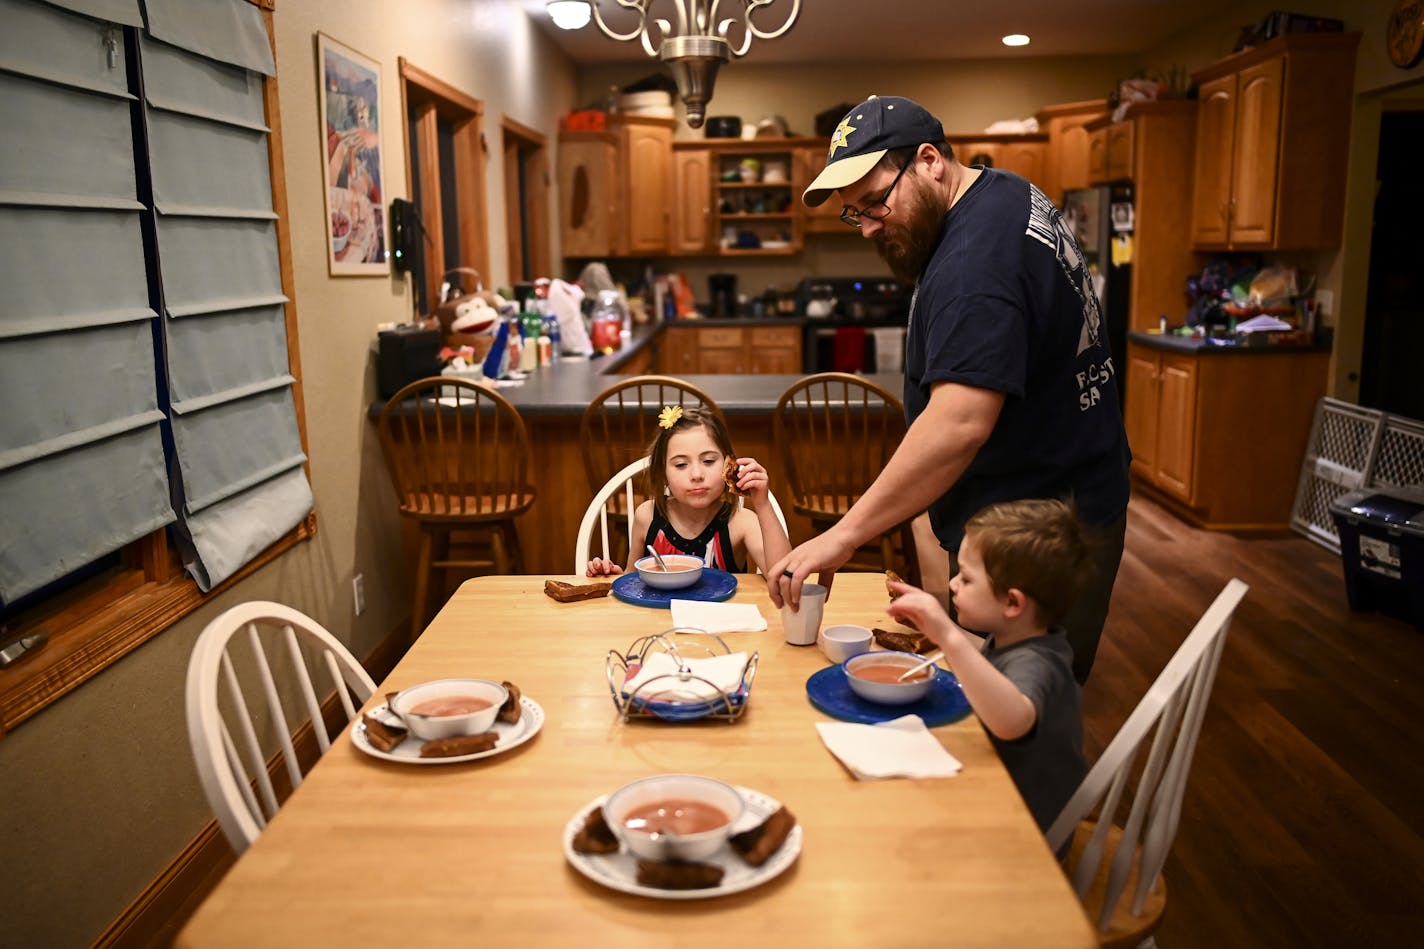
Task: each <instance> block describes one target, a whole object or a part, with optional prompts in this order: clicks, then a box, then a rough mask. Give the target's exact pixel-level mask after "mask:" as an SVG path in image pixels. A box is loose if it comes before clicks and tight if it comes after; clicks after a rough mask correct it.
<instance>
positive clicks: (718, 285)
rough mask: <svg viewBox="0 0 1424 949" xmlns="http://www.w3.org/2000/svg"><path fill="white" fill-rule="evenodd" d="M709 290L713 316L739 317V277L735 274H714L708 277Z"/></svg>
mask: <svg viewBox="0 0 1424 949" xmlns="http://www.w3.org/2000/svg"><path fill="white" fill-rule="evenodd" d="M707 289H708V291H709V292H710V293H711V297H712V300H711V313H710V315H711V316H724V317H725V316H736V315H737V275H736V274H734V273H714V274H708V275H707Z"/></svg>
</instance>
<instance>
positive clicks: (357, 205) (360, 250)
mask: <svg viewBox="0 0 1424 949" xmlns="http://www.w3.org/2000/svg"><path fill="white" fill-rule="evenodd" d="M316 68H317V108H318V110H319V111H320V113H321V120H322V121H321V124H322V128H321V148H322V158H323V161H322V175H323V177H324V178H325V185H326V240H327V243H326V254H327V263H328V267H329V269H330V271H331V275H332V276H334V277H335V276H352V275H355V276H365V275H379V274H388V273H390V272H391V265H390V261H389V259H388V258H387V255H386V214H385V193H384V191H383V188H384V186H385V180H386V174H385V168H384V167H383V165H382V161H381V64H380V63H378V62H376V61H375V60H373V59H368V58H367V57H365V56H362V55H361V54H360V53H358V52H356V51H355V50H354V49H351V48H350V47H347V46H343V45H342V44H340V43H338V42H336V41H335V40H333V39H332V38H331V37H329V36H327V35H326V34H324V33H318V34H316Z"/></svg>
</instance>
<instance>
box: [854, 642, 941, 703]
mask: <svg viewBox="0 0 1424 949" xmlns="http://www.w3.org/2000/svg"><path fill="white" fill-rule="evenodd" d="M924 659H925V657H924V656H918V655H916V654H915V653H912V652H891V651H888V650H887V651H881V652H863V653H861V654H860V655H858V656H852V657H851V658H849V659H847V660H846V661H845V662H843V663H841V668H842V669H844V670H845V675H846V681H847V682H848V683H850V690H851V691H852V692H854V693H855V694H856V695H858V696H860V697H861V698H863V699H865V700H866V701H867V702H879V703H880V704H881V705H908V704H909V703H910V702H918V701H919V700H920V699H922V698H924V697H925V696H926V695H928V694H929V691H930V684H931V683H932V682H933V681H934V677H935V674H936V673H935V667H934V666H927V667H926V668H924V669H921V670H920V671H918V672H916V673H915V674H914V675H912V676H911V677H910V678H908V679H906V680H905V681H904V682H900V681H898V680H899V678H900V676H901V675H902V674H904V672H905V670H906V669H909V668H910V667H912V666H915V665H917V664H919V663H921V662H923V661H924Z"/></svg>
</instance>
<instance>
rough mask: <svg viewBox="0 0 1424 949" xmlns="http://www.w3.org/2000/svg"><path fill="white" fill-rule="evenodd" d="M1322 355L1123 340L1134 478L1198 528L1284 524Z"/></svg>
mask: <svg viewBox="0 0 1424 949" xmlns="http://www.w3.org/2000/svg"><path fill="white" fill-rule="evenodd" d="M1329 360H1330V354H1329V353H1328V352H1324V351H1314V350H1303V349H1286V350H1281V351H1271V350H1238V351H1225V352H1223V351H1214V350H1213V351H1207V352H1195V351H1190V350H1186V351H1176V350H1173V349H1170V348H1162V344H1160V343H1159V344H1155V345H1148V344H1144V343H1143V342H1140V341H1136V340H1133V339H1129V340H1128V344H1127V371H1126V372H1125V373H1124V376H1125V379H1126V382H1125V386H1124V389H1123V398H1124V407H1123V422H1124V425H1125V426H1126V429H1127V439H1128V445H1129V446H1130V447H1131V449H1132V456H1133V457H1132V473H1133V476H1134V478H1136V479H1137V481H1138V482H1139V483H1140V484H1145V485H1147V486H1149V487H1150V488H1151V489H1153V490H1154V491H1155V492H1157V493H1158V494H1160V495H1161V496H1162V497H1163V498H1164V499H1166V500H1167V501H1168V503H1169V504H1170V505H1171V506H1172V507H1173V508H1174V509H1175V510H1177V511H1178V513H1181V514H1183V515H1184V516H1186V517H1187V519H1188V520H1191V521H1193V522H1194V523H1197V524H1200V525H1201V526H1203V527H1208V528H1214V529H1222V530H1242V531H1246V530H1279V529H1284V528H1286V527H1288V526H1289V524H1290V511H1291V506H1292V503H1293V501H1294V498H1295V486H1296V481H1297V479H1298V478H1299V475H1300V465H1301V461H1302V459H1303V458H1304V457H1305V448H1306V441H1307V439H1308V438H1309V436H1310V426H1311V422H1312V419H1313V418H1314V413H1315V405H1316V403H1317V402H1318V401H1319V399H1320V397H1321V396H1323V395H1324V394H1325V383H1326V371H1327V368H1328V365H1329Z"/></svg>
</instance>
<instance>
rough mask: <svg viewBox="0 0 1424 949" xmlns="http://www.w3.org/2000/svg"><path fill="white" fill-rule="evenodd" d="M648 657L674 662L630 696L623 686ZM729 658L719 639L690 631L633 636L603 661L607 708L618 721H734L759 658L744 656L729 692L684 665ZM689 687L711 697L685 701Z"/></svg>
mask: <svg viewBox="0 0 1424 949" xmlns="http://www.w3.org/2000/svg"><path fill="white" fill-rule="evenodd" d="M654 652H662V653H666V654H667V655H669V656H671V657H672V658H673V659H674V660H675V661H676V663H677V671H676V672H671V673H667V674H665V675H658V676H654V677H652V678H651V679H648V680H647V681H646V682H643V683H641V684H640V685H639V686H638V687H637V688H635V689H634V690H633V691H632V692H627V691H625V686H626V684H627V682H628V681H629V680H630V679H632V678H633V677H634V676H635V675H637V672H638V669H639V668H640V667H641V666H642V665H643V663H644V662H646V661H647V658H648V656H650V655H652V654H653V653H654ZM731 653H732V650H731V648H730V647H729V646H728V645H727V644H726V643H725V642H724V641H723V640H722V638H721V637H720V636H717V635H716V634H714V633H709V632H707V631H706V630H705V629H700V628H698V627H694V626H675V627H673V628H672V629H667V630H664V631H663V632H661V633H656V634H654V635H652V636H642V637H639V638H638V639H635V640H633V643H632V645H630V646H629V647H628V649H627V650H626V651H624V652H619V651H618V650H616V649H610V650H609V651H608V657H607V659H606V660H604V670H605V672H606V673H607V675H608V691H609V694H610V695H612V697H613V705H614V707H615V708H617V709H618V713H619V714H620V715H621V716H622V717H623V720H624V721H627V720H629V719H633V718H650V719H659V720H662V721H672V722H683V721H693V720H696V719H704V718H711V719H721V720H722V721H725V722H729V723H730V722H735V721H736V720H737V719H738V718H740V717H741V716H742V713H743V712H745V711H746V707H747V699H748V698H750V696H751V690H752V681H753V680H754V679H755V678H756V670H757V659H758V657H759V655H760V654H759V653H756V652H753V653H752V654H751V655H750V656H748V657H747V661H746V664H745V665H744V666H743V667H742V674H741V677H740V678H739V679H738V682H737V686H736V688H734V689H731V690H727V689H724V688H722V687H721V686H719V685H717V684H716V683H714V682H712V681H711V680H710V679H707V678H705V677H703V676H701V675H698V674H697V673H696V672H695V671H694V670H693V669H692V667H691V666H690V665H689V664H688V660H690V659H697V658H703V657H708V658H714V657H716V656H728V655H731ZM694 683H698V684H701V685H703V686H706V687H707V688H708V689H710V690H711V692H712V693H713V694H711V695H709V696H708V697H706V698H702V697H696V698H693V697H689V696H688V694H687V689H688V688H689V686H691V685H692V684H694Z"/></svg>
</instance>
